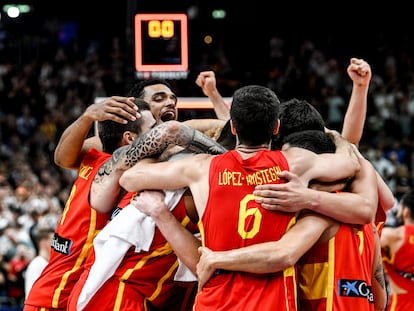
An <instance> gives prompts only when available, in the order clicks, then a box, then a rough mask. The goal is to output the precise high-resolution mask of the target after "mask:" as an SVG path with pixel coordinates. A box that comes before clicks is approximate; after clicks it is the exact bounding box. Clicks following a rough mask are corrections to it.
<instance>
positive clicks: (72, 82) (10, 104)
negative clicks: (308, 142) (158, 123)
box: [0, 36, 414, 306]
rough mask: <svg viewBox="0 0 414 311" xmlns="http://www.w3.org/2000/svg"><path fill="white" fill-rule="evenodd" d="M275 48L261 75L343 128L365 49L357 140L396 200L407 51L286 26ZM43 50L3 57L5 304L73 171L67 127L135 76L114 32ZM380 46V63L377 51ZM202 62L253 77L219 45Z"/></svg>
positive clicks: (400, 189) (404, 132)
mask: <svg viewBox="0 0 414 311" xmlns="http://www.w3.org/2000/svg"><path fill="white" fill-rule="evenodd" d="M103 46H106V48H103ZM268 48H269V49H268V59H267V60H263V61H265V62H266V64H267V72H263V77H262V79H261V81H260V82H257V83H258V84H259V83H265V84H266V85H267V86H269V87H271V88H272V89H273V90H274V91H275V92H276V94H278V96H279V97H280V99H281V100H285V99H289V98H292V97H297V98H303V99H307V100H308V101H309V102H310V103H312V104H313V105H314V106H315V107H316V108H317V109H318V110H319V111H320V112H321V113H322V115H323V116H324V118H325V120H326V124H327V125H328V127H331V128H335V129H338V130H340V128H338V127H340V126H341V124H342V122H343V117H344V112H345V110H346V108H347V105H348V100H349V97H350V92H351V87H352V84H351V80H350V79H349V77H348V75H347V73H346V66H347V64H348V62H349V58H351V57H363V58H364V59H366V60H367V61H368V62H369V63H370V64H371V66H372V72H373V77H372V81H371V86H370V93H369V100H368V103H369V106H368V113H367V119H366V128H365V131H364V136H363V138H362V141H361V145H360V149H361V151H362V152H363V154H364V155H365V156H366V157H367V158H368V159H370V160H371V161H372V163H373V164H374V166H375V167H376V169H377V170H378V172H379V173H380V174H381V175H382V176H383V177H384V179H385V180H386V182H387V183H388V185H389V186H390V188H391V189H392V191H393V192H394V194H395V198H396V201H398V199H399V198H401V196H402V195H403V194H404V193H406V192H408V191H409V190H411V188H412V181H413V172H414V170H413V165H414V156H413V155H414V153H413V151H412V150H413V135H414V131H413V126H414V121H413V116H414V79H413V77H414V68H413V60H412V59H411V58H410V57H409V56H408V55H407V54H405V53H401V52H399V53H396V51H394V52H393V50H392V49H391V48H390V47H386V46H382V47H381V48H380V47H373V51H372V55H349V56H347V57H348V58H346V59H341V58H336V57H335V56H333V55H329V54H328V52H327V51H324V50H323V48H321V47H319V46H317V44H316V43H315V42H312V41H310V40H303V41H302V42H300V43H299V44H298V43H296V44H295V45H291V44H289V43H287V42H286V40H285V38H283V37H281V36H274V37H272V38H270V40H269V45H268ZM42 50H47V53H45V54H44V55H43V54H39V53H38V54H37V55H36V57H33V58H30V59H28V60H27V61H21V62H16V61H14V60H13V58H12V57H5V58H3V60H1V61H0V299H1V300H0V305H1V304H10V305H16V306H19V305H22V302H23V299H24V271H25V268H26V267H27V264H28V263H29V262H30V260H31V259H32V258H33V257H34V256H35V255H36V252H37V250H36V245H35V243H34V237H35V235H36V232H37V231H38V230H39V229H40V228H44V227H50V228H54V226H56V222H57V221H58V219H59V217H60V214H61V213H62V210H63V208H64V204H65V201H66V199H67V197H68V195H69V191H70V187H71V185H72V182H73V180H74V178H75V176H76V172H74V171H70V170H64V169H61V168H59V167H57V166H56V165H55V164H54V161H53V152H54V148H55V146H56V144H57V141H58V140H59V137H60V135H61V133H62V132H63V130H64V129H65V128H66V127H67V126H68V125H69V124H70V123H71V122H72V121H73V120H74V119H76V118H77V117H78V116H79V115H80V114H81V113H82V112H83V111H84V110H85V109H86V107H87V106H88V105H89V104H91V103H92V102H93V101H94V100H95V98H96V97H105V96H111V95H123V92H124V91H125V90H126V89H127V88H128V86H129V85H128V83H129V81H130V79H131V77H129V78H128V77H126V75H125V72H127V71H126V70H125V66H126V63H129V62H127V61H126V59H125V55H126V54H127V53H125V51H123V49H122V44H121V43H120V40H119V38H116V37H115V38H111V39H110V41H109V42H106V43H105V44H102V45H100V44H98V43H96V42H90V43H89V44H88V45H85V46H84V47H83V48H80V47H79V46H76V45H75V44H71V45H60V44H57V43H56V42H49V43H48V44H47V46H45V47H43V48H42ZM374 56H375V63H374V59H373V60H372V61H371V60H370V58H374ZM203 70H213V71H214V72H215V73H216V77H217V86H218V89H219V90H220V91H221V92H222V95H223V96H231V95H232V92H233V91H234V90H235V89H236V88H238V87H239V86H241V85H243V84H244V83H246V82H247V81H248V82H249V83H251V82H254V81H252V77H251V76H249V74H248V73H245V74H242V75H240V76H237V75H235V74H234V72H235V69H234V68H233V67H232V65H231V61H230V60H229V59H228V56H226V53H225V52H224V51H222V50H219V51H217V52H216V53H215V54H214V55H206V57H205V58H204V61H203V62H201V63H198V64H197V66H195V67H194V68H191V71H192V74H193V75H194V76H196V75H197V74H198V73H199V72H200V71H203ZM238 71H240V69H239V70H238ZM191 77H192V75H191V74H190V75H189V78H188V79H187V80H184V81H172V83H173V85H174V86H175V87H176V91H177V94H178V95H179V96H181V97H186V96H189V97H191V96H200V91H199V90H197V87H196V86H195V84H194V81H193V80H191ZM182 116H184V117H185V116H191V117H197V114H196V113H195V112H188V113H187V114H182ZM92 134H93V133H91V135H92ZM389 216H390V217H389V219H388V222H387V225H390V226H392V225H394V218H393V217H392V215H391V214H390V215H389Z"/></svg>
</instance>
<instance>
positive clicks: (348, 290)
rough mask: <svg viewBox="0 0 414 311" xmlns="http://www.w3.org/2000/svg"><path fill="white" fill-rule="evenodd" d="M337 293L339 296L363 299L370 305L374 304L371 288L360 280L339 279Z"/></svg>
mask: <svg viewBox="0 0 414 311" xmlns="http://www.w3.org/2000/svg"><path fill="white" fill-rule="evenodd" d="M338 291H339V296H344V297H355V298H365V299H368V301H369V302H370V303H373V302H374V295H373V293H372V288H371V286H369V285H368V284H367V283H366V282H365V281H362V280H347V279H340V280H339V281H338Z"/></svg>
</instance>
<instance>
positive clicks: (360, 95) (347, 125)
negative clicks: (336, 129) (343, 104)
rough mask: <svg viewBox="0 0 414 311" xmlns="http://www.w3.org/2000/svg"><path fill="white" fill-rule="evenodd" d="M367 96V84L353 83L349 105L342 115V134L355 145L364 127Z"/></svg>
mask: <svg viewBox="0 0 414 311" xmlns="http://www.w3.org/2000/svg"><path fill="white" fill-rule="evenodd" d="M367 96H368V86H365V85H356V84H354V86H353V88H352V93H351V98H350V100H349V106H348V109H347V111H346V113H345V117H344V124H343V129H342V136H343V137H345V138H346V139H347V140H348V141H349V142H350V143H352V144H355V145H358V144H359V141H360V140H361V137H362V133H363V129H364V124H365V119H366V112H367Z"/></svg>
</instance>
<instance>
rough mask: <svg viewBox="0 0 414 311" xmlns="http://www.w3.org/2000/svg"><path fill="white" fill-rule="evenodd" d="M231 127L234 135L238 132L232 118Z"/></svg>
mask: <svg viewBox="0 0 414 311" xmlns="http://www.w3.org/2000/svg"><path fill="white" fill-rule="evenodd" d="M230 129H231V133H232V134H233V135H236V134H237V131H236V129H235V128H234V125H233V121H232V120H230Z"/></svg>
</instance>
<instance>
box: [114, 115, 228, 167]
mask: <svg viewBox="0 0 414 311" xmlns="http://www.w3.org/2000/svg"><path fill="white" fill-rule="evenodd" d="M169 145H178V146H181V147H184V148H186V149H188V150H189V151H191V152H194V153H208V154H220V153H224V152H226V151H227V150H226V149H225V148H224V147H223V146H221V145H220V144H218V143H217V142H216V141H215V140H213V139H211V138H210V137H208V136H206V135H204V134H203V133H201V132H199V131H196V130H194V129H193V128H191V127H189V126H187V125H184V124H182V123H180V122H177V121H168V122H165V123H163V124H160V125H159V126H157V127H156V128H153V129H152V130H151V131H150V132H148V133H146V134H144V135H142V136H140V137H139V138H137V139H136V140H134V141H133V142H132V144H131V145H129V146H128V147H127V148H125V149H123V150H121V151H120V152H119V153H118V152H117V153H116V157H117V158H118V159H119V161H117V168H118V169H122V170H126V169H128V168H130V167H132V166H133V165H135V164H136V163H137V162H138V161H139V160H141V159H143V158H146V157H150V156H153V155H157V154H160V153H162V152H163V151H164V150H165V149H166V148H167V147H168V146H169ZM114 154H115V153H114Z"/></svg>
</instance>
